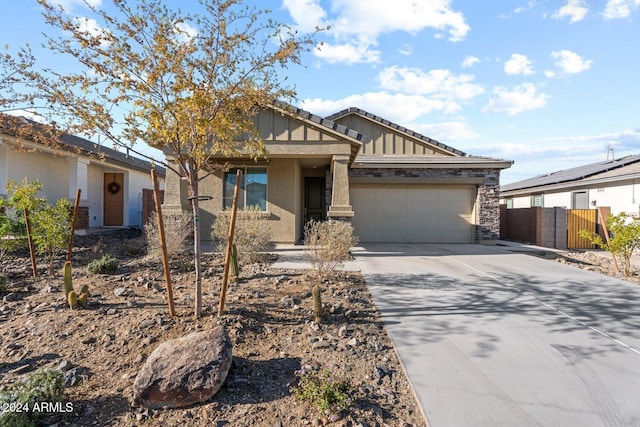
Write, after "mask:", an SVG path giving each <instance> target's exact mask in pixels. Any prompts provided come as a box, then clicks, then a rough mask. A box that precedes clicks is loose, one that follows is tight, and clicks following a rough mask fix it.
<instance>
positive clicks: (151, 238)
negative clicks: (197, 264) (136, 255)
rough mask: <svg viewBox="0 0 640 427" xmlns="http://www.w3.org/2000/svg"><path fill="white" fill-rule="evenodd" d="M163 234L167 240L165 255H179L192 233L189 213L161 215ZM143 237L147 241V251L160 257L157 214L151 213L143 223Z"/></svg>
mask: <svg viewBox="0 0 640 427" xmlns="http://www.w3.org/2000/svg"><path fill="white" fill-rule="evenodd" d="M162 223H163V224H164V236H165V241H166V242H167V256H168V257H169V258H173V257H175V256H176V255H180V254H181V253H182V252H183V251H184V249H185V247H186V245H187V242H188V241H189V239H190V238H191V236H192V235H193V221H192V219H191V215H190V214H189V213H187V212H183V213H181V214H179V215H163V217H162ZM143 231H144V238H145V240H146V241H147V253H148V254H150V255H152V256H154V257H158V258H159V257H160V255H161V248H160V235H159V231H158V215H157V214H155V213H154V214H153V215H152V216H151V218H149V221H148V222H147V223H146V224H145V225H144V229H143Z"/></svg>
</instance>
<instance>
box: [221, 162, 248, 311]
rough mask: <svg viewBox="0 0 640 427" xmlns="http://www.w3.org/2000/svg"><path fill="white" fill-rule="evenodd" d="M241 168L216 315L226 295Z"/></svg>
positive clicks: (232, 209) (237, 177)
mask: <svg viewBox="0 0 640 427" xmlns="http://www.w3.org/2000/svg"><path fill="white" fill-rule="evenodd" d="M241 179H242V170H241V169H238V172H237V173H236V187H235V189H234V190H233V207H232V208H231V221H230V222H229V235H228V237H227V250H226V252H225V254H224V272H223V273H222V286H221V288H220V304H219V305H218V316H222V313H223V312H224V300H225V298H226V296H227V282H228V281H229V267H230V265H229V264H230V263H231V250H232V247H233V235H234V233H235V231H236V214H237V213H238V193H240V181H241Z"/></svg>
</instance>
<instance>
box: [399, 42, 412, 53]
mask: <svg viewBox="0 0 640 427" xmlns="http://www.w3.org/2000/svg"><path fill="white" fill-rule="evenodd" d="M399 52H400V55H404V56H411V55H413V46H411V45H410V44H408V43H405V44H403V45H402V47H401V48H400V50H399Z"/></svg>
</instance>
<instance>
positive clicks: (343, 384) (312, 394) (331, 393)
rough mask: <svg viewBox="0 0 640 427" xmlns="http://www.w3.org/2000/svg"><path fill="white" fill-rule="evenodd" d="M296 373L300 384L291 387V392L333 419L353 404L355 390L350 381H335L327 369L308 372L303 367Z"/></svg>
mask: <svg viewBox="0 0 640 427" xmlns="http://www.w3.org/2000/svg"><path fill="white" fill-rule="evenodd" d="M295 374H296V376H297V377H298V384H297V385H295V386H293V387H291V392H292V393H293V394H294V395H295V396H296V398H298V399H299V400H306V401H307V402H309V403H311V404H312V405H313V406H315V407H316V408H317V409H318V410H319V411H320V412H321V413H322V414H323V415H325V416H328V417H330V419H331V420H332V421H336V420H337V419H338V416H339V414H340V412H342V411H344V410H346V409H348V408H349V407H350V406H351V405H352V404H353V395H354V390H353V388H352V387H351V385H350V384H349V382H348V381H335V380H333V379H332V378H331V374H330V373H329V372H328V371H326V370H323V371H321V372H313V371H310V372H307V371H306V370H305V368H302V369H300V370H299V371H296V372H295Z"/></svg>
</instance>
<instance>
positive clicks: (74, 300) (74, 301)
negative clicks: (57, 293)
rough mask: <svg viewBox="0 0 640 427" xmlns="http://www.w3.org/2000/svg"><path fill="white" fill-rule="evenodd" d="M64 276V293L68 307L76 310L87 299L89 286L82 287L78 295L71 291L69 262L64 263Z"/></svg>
mask: <svg viewBox="0 0 640 427" xmlns="http://www.w3.org/2000/svg"><path fill="white" fill-rule="evenodd" d="M63 276H64V292H65V297H66V300H67V303H69V307H71V308H76V307H77V306H78V305H84V304H86V302H87V299H88V298H89V285H84V286H83V287H82V289H81V290H80V294H78V293H76V291H75V290H73V283H72V280H73V279H72V277H71V261H67V262H65V263H64V269H63Z"/></svg>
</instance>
